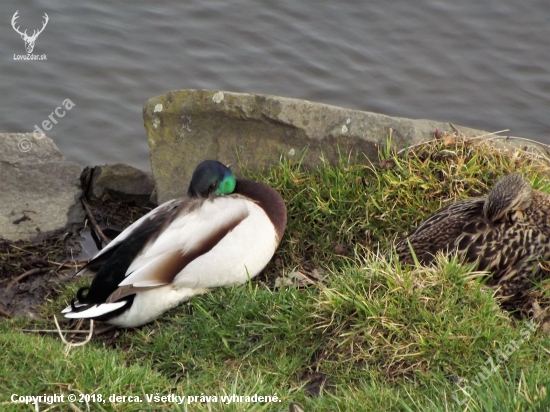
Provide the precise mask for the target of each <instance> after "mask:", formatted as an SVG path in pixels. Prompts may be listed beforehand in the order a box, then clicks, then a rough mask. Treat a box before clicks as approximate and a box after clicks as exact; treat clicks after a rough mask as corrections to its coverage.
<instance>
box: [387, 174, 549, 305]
mask: <svg viewBox="0 0 550 412" xmlns="http://www.w3.org/2000/svg"><path fill="white" fill-rule="evenodd" d="M549 223H550V195H547V194H545V193H541V192H538V191H536V190H533V189H532V187H531V185H530V184H529V182H528V181H527V180H526V179H525V178H524V177H523V176H522V175H520V174H519V173H512V174H509V175H507V176H505V177H503V178H502V179H500V180H499V181H498V182H497V183H496V184H495V186H494V188H493V190H492V191H491V192H490V193H489V196H487V197H476V198H471V199H465V200H461V201H458V202H456V203H453V204H451V205H449V206H446V207H444V208H443V209H441V210H439V211H438V212H436V213H435V214H434V215H432V216H431V217H430V218H428V220H426V221H425V222H424V223H422V224H421V225H420V226H418V227H417V228H416V229H415V230H413V231H412V232H411V233H409V235H407V236H406V237H405V238H404V239H402V240H401V241H400V242H399V243H398V244H397V246H396V249H397V254H398V255H399V259H400V261H401V262H404V263H409V264H413V263H414V259H413V254H412V250H414V253H415V255H416V257H417V259H418V261H419V262H420V263H424V264H427V263H430V262H432V261H433V259H434V255H435V254H436V252H438V251H440V250H442V251H444V252H445V253H452V252H454V251H456V252H457V253H458V255H459V256H460V257H462V258H463V259H464V260H465V261H467V262H476V261H477V269H478V270H485V271H488V272H490V273H491V277H490V278H489V280H488V281H487V284H488V285H490V286H493V287H495V288H499V290H498V293H499V295H501V296H502V297H503V298H511V297H513V296H514V295H516V294H517V293H518V292H520V291H521V290H522V289H525V288H526V287H528V286H529V284H530V282H532V281H538V280H540V279H541V278H542V277H543V276H544V269H543V268H542V267H541V265H540V264H539V261H540V260H548V259H549V258H550V226H549Z"/></svg>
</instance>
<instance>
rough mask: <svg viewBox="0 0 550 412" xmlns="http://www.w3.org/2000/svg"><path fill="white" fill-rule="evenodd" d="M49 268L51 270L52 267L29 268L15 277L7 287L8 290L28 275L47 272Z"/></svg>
mask: <svg viewBox="0 0 550 412" xmlns="http://www.w3.org/2000/svg"><path fill="white" fill-rule="evenodd" d="M48 270H50V268H34V269H31V270H28V271H26V272H25V273H23V274H22V275H19V276H17V277H16V278H15V279H13V280H12V281H11V282H10V283H9V284H8V286H7V287H6V291H8V290H10V289H11V288H12V287H13V285H15V284H16V283H17V282H19V281H20V280H22V279H25V278H26V277H28V276H32V275H36V274H38V273H42V272H47V271H48Z"/></svg>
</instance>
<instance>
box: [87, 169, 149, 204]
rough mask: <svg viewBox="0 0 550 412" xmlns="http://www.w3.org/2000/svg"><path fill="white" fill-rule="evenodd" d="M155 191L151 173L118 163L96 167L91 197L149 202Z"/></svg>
mask: <svg viewBox="0 0 550 412" xmlns="http://www.w3.org/2000/svg"><path fill="white" fill-rule="evenodd" d="M154 189H155V182H154V181H153V176H152V175H151V173H147V172H143V171H141V170H139V169H136V168H134V167H132V166H128V165H125V164H121V163H117V164H112V165H104V166H96V167H95V168H94V169H93V177H92V186H91V189H90V193H89V195H90V197H91V198H92V199H94V200H96V199H101V198H102V197H103V196H104V195H108V196H110V197H112V198H115V199H116V198H124V199H128V198H130V199H135V200H137V201H143V202H147V201H148V200H149V198H150V197H151V194H152V193H153V190H154Z"/></svg>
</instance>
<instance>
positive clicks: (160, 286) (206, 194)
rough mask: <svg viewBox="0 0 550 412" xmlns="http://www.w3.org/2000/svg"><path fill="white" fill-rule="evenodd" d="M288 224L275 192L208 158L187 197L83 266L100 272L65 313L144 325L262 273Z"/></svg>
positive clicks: (123, 324) (152, 216) (159, 211)
mask: <svg viewBox="0 0 550 412" xmlns="http://www.w3.org/2000/svg"><path fill="white" fill-rule="evenodd" d="M285 227H286V206H285V203H284V202H283V199H282V198H281V196H280V195H279V193H277V191H275V190H274V189H273V188H271V187H270V186H268V185H266V184H264V183H258V182H253V181H249V180H240V179H236V178H235V176H234V175H233V173H231V171H230V170H229V169H228V168H227V167H225V166H224V165H222V164H221V163H219V162H216V161H213V160H206V161H204V162H202V163H201V164H200V165H199V166H197V168H196V169H195V171H194V172H193V176H192V179H191V183H190V185H189V188H188V190H187V197H184V198H182V199H175V200H171V201H169V202H166V203H164V204H162V205H161V206H159V207H157V208H156V209H154V210H152V211H151V212H150V213H148V214H147V215H145V216H143V217H142V218H141V219H139V220H137V221H136V222H135V223H133V224H132V225H131V226H129V227H128V228H127V229H126V230H124V231H123V232H122V233H121V234H120V235H118V237H117V238H116V239H115V240H113V241H112V242H111V243H109V245H107V246H106V247H105V248H104V249H103V250H101V251H100V252H99V253H98V254H97V255H96V256H95V257H94V258H93V259H92V260H91V261H90V262H89V263H88V264H87V265H86V266H85V267H84V268H83V269H82V270H83V271H92V272H97V274H96V275H95V278H94V279H93V281H92V284H91V286H90V287H84V288H81V289H79V290H78V292H77V294H76V302H75V300H74V299H73V301H72V302H71V305H70V306H69V307H67V308H66V309H65V310H63V313H64V314H65V317H67V318H90V319H95V320H101V321H106V322H108V323H111V324H113V325H116V326H120V327H135V326H140V325H143V324H145V323H148V322H150V321H152V320H153V319H155V318H157V317H158V316H160V315H161V314H163V313H164V312H166V311H167V310H169V309H172V308H173V307H175V306H177V305H178V304H179V303H180V302H182V301H185V300H188V299H189V298H190V297H191V296H194V295H198V294H202V293H205V292H207V291H208V290H209V289H211V288H217V287H221V286H230V285H237V284H242V283H244V282H246V281H247V279H249V278H253V277H254V276H256V275H257V274H258V273H259V272H260V271H261V270H262V269H263V268H264V267H265V266H266V265H267V263H268V262H269V261H270V259H271V257H272V256H273V254H274V253H275V250H276V249H277V247H278V246H279V242H280V241H281V237H282V236H283V233H284V230H285ZM85 292H87V293H85Z"/></svg>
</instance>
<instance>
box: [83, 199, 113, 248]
mask: <svg viewBox="0 0 550 412" xmlns="http://www.w3.org/2000/svg"><path fill="white" fill-rule="evenodd" d="M80 200H81V202H82V205H84V209H86V213H87V214H88V217H89V218H90V222H91V223H92V226H93V228H94V231H95V232H96V233H97V234H98V236H99V237H100V238H101V240H102V241H103V242H105V244H106V245H108V244H109V243H111V239H109V238H108V237H107V236H105V233H103V231H102V230H101V228H100V227H99V225H98V224H97V220H95V217H94V214H93V213H92V210H91V209H90V206H89V205H88V202H86V199H84V198H83V197H81V198H80Z"/></svg>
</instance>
